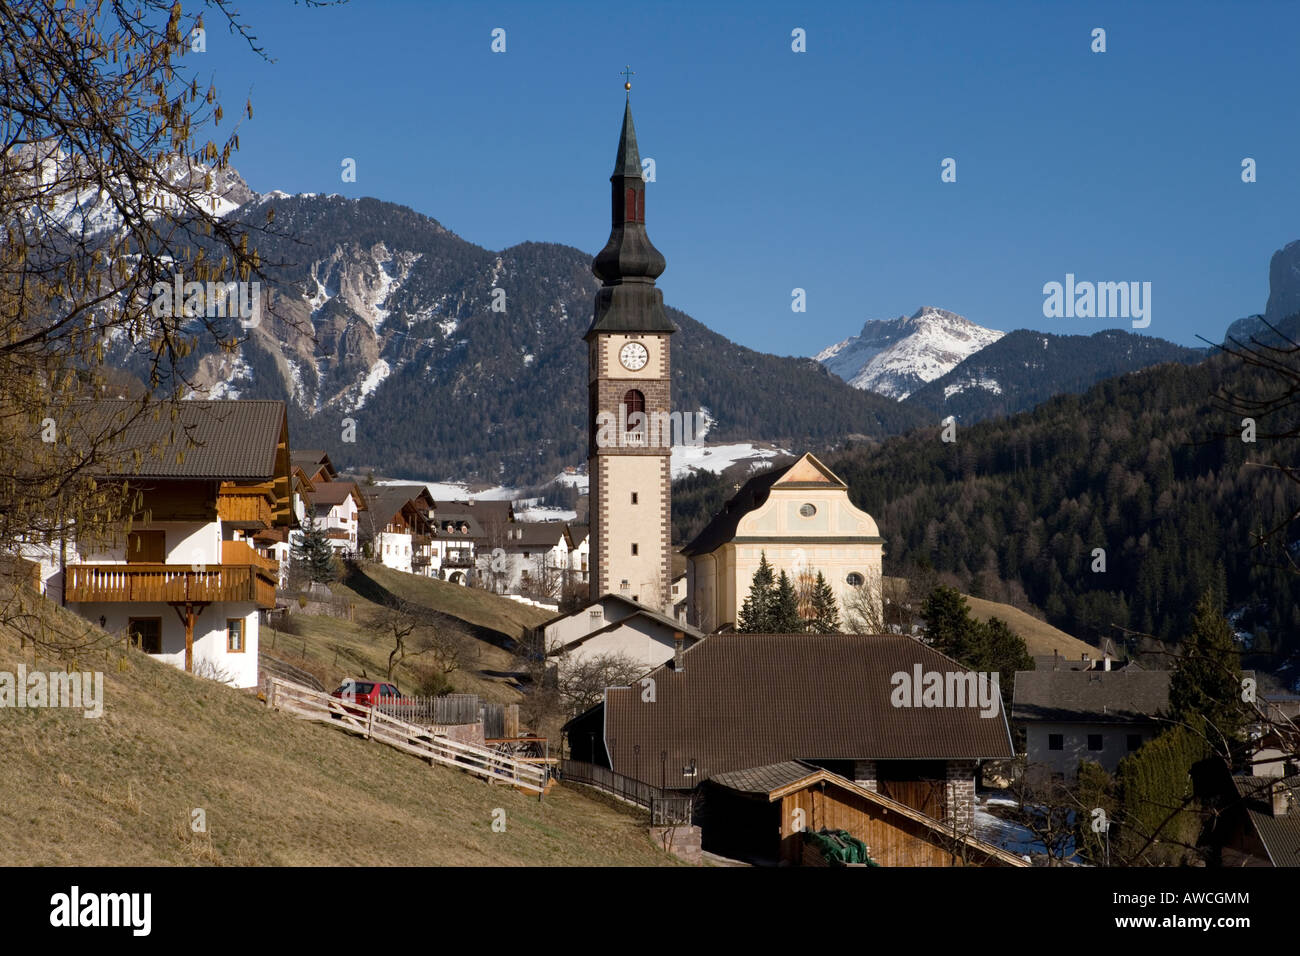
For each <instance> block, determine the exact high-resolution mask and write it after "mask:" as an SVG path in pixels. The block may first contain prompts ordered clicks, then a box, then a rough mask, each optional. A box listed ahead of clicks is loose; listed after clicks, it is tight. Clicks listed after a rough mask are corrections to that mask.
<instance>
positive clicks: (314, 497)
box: [307, 481, 366, 510]
mask: <svg viewBox="0 0 1300 956" xmlns="http://www.w3.org/2000/svg"><path fill="white" fill-rule="evenodd" d="M352 494H355V495H356V496H357V497H358V498H360V499H361V500H360V502H359V503H358V507H359V508H361V509H362V510H364V509H365V508H366V499H365V496H364V495H363V494H361V489H360V488H358V487H357V486H356V485H355V484H353V483H352V482H350V481H326V482H323V483H322V484H319V485H317V486H316V490H315V491H309V492H307V498H308V500H309V501H311V502H312V503H313V504H315V505H318V506H319V505H324V506H325V507H326V508H332V507H334V506H335V505H337V504H342V503H343V502H344V501H345V500H347V497H348V496H349V495H352Z"/></svg>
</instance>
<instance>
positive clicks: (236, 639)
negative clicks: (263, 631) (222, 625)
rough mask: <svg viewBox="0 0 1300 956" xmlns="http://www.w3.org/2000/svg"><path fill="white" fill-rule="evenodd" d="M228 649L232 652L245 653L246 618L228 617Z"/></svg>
mask: <svg viewBox="0 0 1300 956" xmlns="http://www.w3.org/2000/svg"><path fill="white" fill-rule="evenodd" d="M226 650H227V651H229V652H230V653H231V654H242V653H244V619H243V618H242V617H229V618H226Z"/></svg>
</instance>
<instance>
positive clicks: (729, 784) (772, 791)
mask: <svg viewBox="0 0 1300 956" xmlns="http://www.w3.org/2000/svg"><path fill="white" fill-rule="evenodd" d="M709 782H710V783H712V784H715V785H717V786H721V787H726V788H727V789H728V790H735V791H738V792H740V793H754V794H759V795H761V796H765V797H767V799H768V802H775V801H777V800H780V799H781V798H782V797H784V796H786V795H787V794H790V793H793V792H795V791H797V790H803V789H804V788H806V787H809V786H813V785H814V784H819V783H820V784H823V785H828V786H832V787H836V788H838V789H840V790H845V791H848V792H849V793H852V794H855V795H857V796H859V797H861V798H862V799H864V800H866V801H867V802H869V803H873V804H875V805H876V806H878V807H881V808H882V809H884V810H888V811H891V812H893V813H896V814H898V815H899V816H902V817H906V818H908V819H909V820H913V821H915V822H916V823H919V824H921V825H922V826H924V827H926V828H927V829H929V830H931V831H932V832H933V833H935V834H936V835H940V836H942V837H943V838H944V839H946V840H951V839H953V838H954V836H955V837H956V838H957V839H958V840H960V841H961V842H962V843H964V844H966V845H967V846H968V847H970V848H971V849H973V850H976V851H978V852H980V853H982V854H984V855H985V856H987V857H992V858H994V859H996V860H997V861H998V862H999V863H1003V864H1006V865H1007V866H1029V865H1030V864H1029V862H1028V861H1026V860H1023V859H1021V858H1020V857H1018V856H1016V855H1015V854H1014V853H1009V852H1007V851H1006V850H1004V849H1002V848H1001V847H997V846H994V845H993V844H992V843H986V842H985V841H983V840H981V839H979V837H976V836H972V835H970V834H966V833H956V834H954V832H953V829H952V827H951V826H949V825H947V824H945V823H943V822H942V821H940V820H936V819H935V818H934V817H931V816H929V815H928V814H925V813H922V812H921V811H920V810H917V809H914V808H913V807H909V806H908V805H907V804H905V803H900V802H899V801H897V800H894V799H893V798H891V797H887V796H885V795H884V794H883V793H878V792H876V791H875V790H869V789H868V788H866V787H863V786H860V785H859V784H857V783H855V782H854V781H852V780H849V779H848V778H847V777H842V776H840V775H839V774H837V773H832V772H831V771H829V770H826V769H824V768H822V767H815V766H813V765H812V764H808V763H804V762H803V761H800V760H785V761H782V762H780V763H775V764H768V765H767V766H764V767H748V768H746V769H744V770H736V771H732V772H731V773H724V774H718V775H717V776H714V777H712V778H710V780H709Z"/></svg>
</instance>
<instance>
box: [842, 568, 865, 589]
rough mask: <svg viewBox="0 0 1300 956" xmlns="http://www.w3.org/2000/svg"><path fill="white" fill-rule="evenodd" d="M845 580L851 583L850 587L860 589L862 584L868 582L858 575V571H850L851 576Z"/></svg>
mask: <svg viewBox="0 0 1300 956" xmlns="http://www.w3.org/2000/svg"><path fill="white" fill-rule="evenodd" d="M844 580H845V581H847V582H848V583H849V587H851V588H860V587H862V583H863V582H864V581H865V580H866V578H864V577H863V576H862V575H860V574H858V572H857V571H850V572H849V576H848V577H847V578H845V579H844Z"/></svg>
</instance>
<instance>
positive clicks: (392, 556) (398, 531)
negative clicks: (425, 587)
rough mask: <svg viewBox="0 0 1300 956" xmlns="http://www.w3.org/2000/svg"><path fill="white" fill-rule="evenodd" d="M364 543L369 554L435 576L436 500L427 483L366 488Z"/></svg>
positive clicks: (389, 564)
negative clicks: (434, 535)
mask: <svg viewBox="0 0 1300 956" xmlns="http://www.w3.org/2000/svg"><path fill="white" fill-rule="evenodd" d="M362 494H363V495H364V496H365V499H366V510H365V511H364V512H363V513H362V514H361V516H360V522H361V526H362V532H361V539H360V540H361V543H362V545H364V546H365V547H366V548H368V549H369V551H370V556H371V557H372V558H373V559H374V560H376V561H379V562H381V563H383V564H384V565H386V566H387V567H390V568H395V569H396V570H398V571H405V572H407V573H408V574H421V575H425V576H426V577H428V576H436V566H435V564H434V562H433V560H432V558H433V550H434V549H433V534H432V532H433V499H432V498H431V497H430V496H429V490H428V488H426V487H425V486H424V485H373V486H369V487H367V488H365V489H363V491H362Z"/></svg>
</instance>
